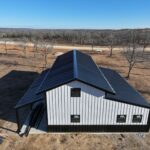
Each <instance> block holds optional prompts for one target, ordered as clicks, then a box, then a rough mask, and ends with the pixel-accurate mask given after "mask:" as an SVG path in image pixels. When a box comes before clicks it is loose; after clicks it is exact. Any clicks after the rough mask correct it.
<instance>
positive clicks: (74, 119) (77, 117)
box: [71, 115, 80, 123]
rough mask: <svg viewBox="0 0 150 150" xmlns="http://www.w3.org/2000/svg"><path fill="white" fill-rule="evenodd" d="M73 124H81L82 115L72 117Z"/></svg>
mask: <svg viewBox="0 0 150 150" xmlns="http://www.w3.org/2000/svg"><path fill="white" fill-rule="evenodd" d="M71 122H72V123H79V122H80V115H71Z"/></svg>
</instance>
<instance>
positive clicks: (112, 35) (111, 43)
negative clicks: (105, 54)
mask: <svg viewBox="0 0 150 150" xmlns="http://www.w3.org/2000/svg"><path fill="white" fill-rule="evenodd" d="M108 40H109V41H108V44H109V46H110V54H109V56H110V57H111V56H112V55H113V49H114V47H115V40H116V39H115V35H114V33H113V32H111V33H110V36H109V39H108Z"/></svg>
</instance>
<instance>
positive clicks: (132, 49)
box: [124, 31, 143, 78]
mask: <svg viewBox="0 0 150 150" xmlns="http://www.w3.org/2000/svg"><path fill="white" fill-rule="evenodd" d="M136 40H137V39H136V33H135V32H134V31H132V32H131V39H130V43H129V44H128V46H127V47H126V49H125V51H124V55H125V57H126V59H127V61H128V64H129V66H128V73H127V78H130V73H131V70H132V69H133V67H134V65H135V64H136V63H138V62H143V59H142V57H141V52H140V50H138V49H137V48H138V46H139V45H137V41H136Z"/></svg>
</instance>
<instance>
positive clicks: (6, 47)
mask: <svg viewBox="0 0 150 150" xmlns="http://www.w3.org/2000/svg"><path fill="white" fill-rule="evenodd" d="M5 52H6V54H7V53H8V51H7V40H6V39H5Z"/></svg>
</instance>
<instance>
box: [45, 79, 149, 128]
mask: <svg viewBox="0 0 150 150" xmlns="http://www.w3.org/2000/svg"><path fill="white" fill-rule="evenodd" d="M76 87H79V88H81V97H70V91H71V88H76ZM46 97H47V100H46V101H47V116H48V125H146V124H147V120H148V115H149V109H147V108H143V107H139V106H134V105H129V104H125V103H121V102H116V101H112V100H107V99H105V98H104V97H105V93H104V92H103V91H100V90H98V89H96V88H93V87H91V86H88V85H86V84H84V83H81V82H79V81H73V82H70V83H68V84H66V85H62V86H60V87H57V88H55V89H53V90H50V91H47V92H46ZM75 114H77V115H80V123H71V121H70V120H71V119H70V116H71V115H75ZM121 114H124V115H127V118H126V123H116V118H117V115H121ZM133 115H142V116H143V117H142V122H141V123H132V116H133Z"/></svg>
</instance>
